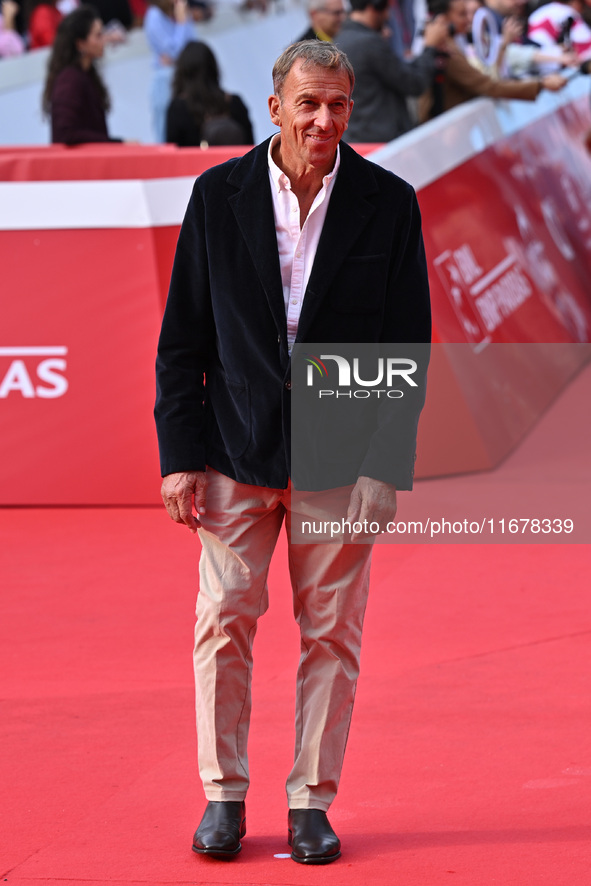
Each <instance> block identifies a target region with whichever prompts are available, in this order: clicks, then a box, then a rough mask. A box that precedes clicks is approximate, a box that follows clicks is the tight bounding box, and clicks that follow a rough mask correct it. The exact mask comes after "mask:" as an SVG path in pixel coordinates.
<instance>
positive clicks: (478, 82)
mask: <svg viewBox="0 0 591 886" xmlns="http://www.w3.org/2000/svg"><path fill="white" fill-rule="evenodd" d="M446 77H447V80H448V82H449V83H450V84H453V86H454V87H455V88H459V89H461V90H462V91H463V92H464V93H466V95H467V96H468V97H470V98H474V97H476V96H488V97H489V98H518V99H524V100H526V101H534V100H535V99H536V98H537V96H538V95H539V93H540V90H541V89H542V84H541V83H540V81H539V80H495V79H494V78H493V77H489V76H488V74H484V73H483V72H482V71H479V70H478V69H477V68H475V67H474V66H473V65H471V64H470V62H469V61H468V60H467V59H466V58H465V56H463V55H462V53H461V52H460V51H459V50H458V52H453V53H452V54H451V55H450V57H449V60H448V63H447V68H446Z"/></svg>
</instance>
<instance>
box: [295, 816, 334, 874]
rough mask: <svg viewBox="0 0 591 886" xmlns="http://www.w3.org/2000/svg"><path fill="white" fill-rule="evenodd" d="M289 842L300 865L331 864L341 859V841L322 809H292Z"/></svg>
mask: <svg viewBox="0 0 591 886" xmlns="http://www.w3.org/2000/svg"><path fill="white" fill-rule="evenodd" d="M287 828H288V830H287V842H288V843H289V845H290V846H291V857H292V858H293V860H294V861H297V862H299V863H300V864H330V863H331V861H336V860H337V858H340V857H341V841H340V840H339V838H338V837H337V835H336V834H335V832H334V831H333V829H332V828H331V826H330V823H329V821H328V818H327V817H326V812H322V810H320V809H290V810H289V816H288V819H287Z"/></svg>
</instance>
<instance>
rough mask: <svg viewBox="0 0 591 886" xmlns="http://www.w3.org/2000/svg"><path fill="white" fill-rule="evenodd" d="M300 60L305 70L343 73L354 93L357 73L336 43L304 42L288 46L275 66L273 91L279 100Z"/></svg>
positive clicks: (321, 41)
mask: <svg viewBox="0 0 591 886" xmlns="http://www.w3.org/2000/svg"><path fill="white" fill-rule="evenodd" d="M299 59H301V61H302V67H303V68H310V67H313V66H315V65H316V66H317V67H320V68H327V69H329V70H332V71H337V72H341V71H343V72H344V73H346V74H347V76H348V78H349V83H350V84H351V90H350V92H353V87H354V85H355V73H354V71H353V66H352V64H351V62H350V61H349V59H348V58H347V56H346V55H345V53H344V52H343V51H342V50H341V49H338V48H337V47H336V46H335V45H334V43H325V42H324V41H323V40H302V41H301V42H300V43H292V45H291V46H288V47H287V49H286V50H285V51H284V52H282V53H281V55H280V56H279V58H278V59H277V61H276V62H275V64H274V65H273V89H274V90H275V95H278V96H279V98H281V94H282V91H283V87H284V85H285V80H286V78H287V75H288V74H289V72H290V71H291V69H292V67H293V65H294V64H295V62H297V61H298V60H299Z"/></svg>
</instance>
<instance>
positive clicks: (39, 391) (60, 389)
mask: <svg viewBox="0 0 591 886" xmlns="http://www.w3.org/2000/svg"><path fill="white" fill-rule="evenodd" d="M67 353H68V349H67V348H65V347H63V346H61V345H60V346H54V347H8V348H0V399H6V398H7V397H10V396H13V397H24V398H25V399H27V400H32V399H36V398H40V399H43V400H52V399H55V398H56V397H63V396H64V394H65V393H66V391H67V390H68V380H67V378H66V377H65V375H64V373H65V371H66V368H67V364H66V360H65V359H64V358H65V357H66V355H67Z"/></svg>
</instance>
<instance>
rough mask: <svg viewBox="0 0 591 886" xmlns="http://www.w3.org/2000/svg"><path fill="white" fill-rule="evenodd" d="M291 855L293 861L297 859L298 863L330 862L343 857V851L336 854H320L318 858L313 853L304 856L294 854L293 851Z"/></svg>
mask: <svg viewBox="0 0 591 886" xmlns="http://www.w3.org/2000/svg"><path fill="white" fill-rule="evenodd" d="M291 857H292V860H293V861H297V863H298V864H330V863H331V861H336V860H337V858H340V857H341V853H340V852H337V853H336V854H335V855H319V856H317V857H316V858H315V857H314V856H313V855H312V856H311V857H310V858H302V857H301V856H299V855H294V853H293V852H292V853H291Z"/></svg>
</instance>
